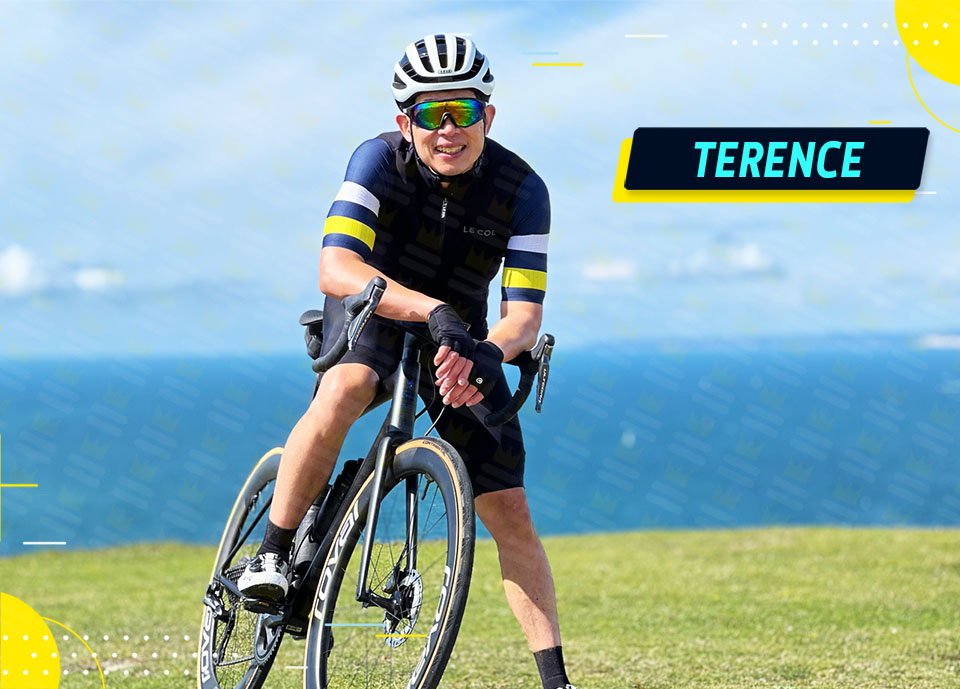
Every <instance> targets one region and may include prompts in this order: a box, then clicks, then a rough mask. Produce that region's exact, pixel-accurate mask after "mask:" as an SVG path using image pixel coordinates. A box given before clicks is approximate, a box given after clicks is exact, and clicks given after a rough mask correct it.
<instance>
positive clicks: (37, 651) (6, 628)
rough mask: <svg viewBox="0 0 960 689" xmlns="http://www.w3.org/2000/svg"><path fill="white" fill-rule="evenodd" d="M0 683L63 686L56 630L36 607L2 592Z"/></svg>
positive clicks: (38, 688)
mask: <svg viewBox="0 0 960 689" xmlns="http://www.w3.org/2000/svg"><path fill="white" fill-rule="evenodd" d="M44 670H46V671H47V674H43V672H44ZM0 686H2V687H3V689H57V687H59V686H60V653H59V652H58V651H57V642H56V641H55V640H54V638H53V633H52V632H51V631H50V628H49V627H48V626H47V625H46V623H45V622H44V621H43V618H42V617H40V615H38V614H37V613H36V612H35V611H34V610H33V608H31V607H30V606H29V605H27V604H26V603H24V602H23V601H21V600H19V599H18V598H14V597H13V596H10V595H7V594H6V593H0Z"/></svg>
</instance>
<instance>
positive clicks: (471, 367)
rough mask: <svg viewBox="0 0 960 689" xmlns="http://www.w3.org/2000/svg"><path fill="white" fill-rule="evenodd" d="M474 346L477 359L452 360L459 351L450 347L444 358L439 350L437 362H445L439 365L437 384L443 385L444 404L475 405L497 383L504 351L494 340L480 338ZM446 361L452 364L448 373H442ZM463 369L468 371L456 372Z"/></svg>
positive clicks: (459, 358)
mask: <svg viewBox="0 0 960 689" xmlns="http://www.w3.org/2000/svg"><path fill="white" fill-rule="evenodd" d="M474 349H475V351H474V361H465V360H464V359H463V358H462V357H458V358H457V359H456V360H454V362H453V363H450V364H448V362H449V361H450V360H451V358H452V357H455V356H456V353H455V352H451V351H449V349H448V351H446V352H444V353H443V354H444V356H443V357H442V358H441V356H440V353H439V352H438V353H437V357H436V358H435V359H434V362H435V363H436V362H437V361H438V360H439V361H442V362H443V363H442V364H441V365H440V367H439V368H438V369H437V385H438V386H440V395H441V396H442V397H443V403H444V404H450V405H452V406H453V407H459V406H461V405H463V404H466V405H467V406H468V407H472V406H473V405H475V404H477V403H479V402H481V401H482V400H483V398H484V397H486V396H487V395H489V394H490V392H491V391H492V390H493V388H494V386H495V385H496V382H497V379H498V377H499V375H500V366H501V365H502V363H503V352H502V351H501V350H500V348H499V347H498V346H497V345H496V344H494V343H493V342H490V341H483V342H477V343H476V345H475V348H474ZM444 364H448V368H447V369H446V372H445V375H441V370H442V369H443V368H444ZM464 364H466V365H464ZM460 370H463V371H464V373H463V376H462V377H461V376H459V375H456V372H458V371H460Z"/></svg>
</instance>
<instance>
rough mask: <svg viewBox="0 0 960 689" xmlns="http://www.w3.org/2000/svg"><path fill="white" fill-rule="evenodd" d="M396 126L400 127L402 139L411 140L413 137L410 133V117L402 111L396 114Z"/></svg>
mask: <svg viewBox="0 0 960 689" xmlns="http://www.w3.org/2000/svg"><path fill="white" fill-rule="evenodd" d="M397 126H398V127H400V133H401V134H403V138H404V139H406V140H407V141H413V137H412V136H411V135H410V118H409V117H407V116H406V115H404V114H403V113H402V112H401V113H399V114H397Z"/></svg>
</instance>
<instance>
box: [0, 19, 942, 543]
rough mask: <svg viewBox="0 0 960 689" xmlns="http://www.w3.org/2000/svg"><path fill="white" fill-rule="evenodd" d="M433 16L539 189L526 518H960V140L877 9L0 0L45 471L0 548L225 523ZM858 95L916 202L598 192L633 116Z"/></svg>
mask: <svg viewBox="0 0 960 689" xmlns="http://www.w3.org/2000/svg"><path fill="white" fill-rule="evenodd" d="M681 6H682V11H678V8H679V7H681ZM432 32H455V33H466V34H469V35H470V36H471V37H472V38H473V40H474V41H475V42H476V43H477V44H478V46H479V48H480V49H481V50H482V51H483V52H485V53H487V54H488V55H489V56H490V58H491V60H492V66H493V71H494V74H495V76H496V79H497V87H496V92H495V93H494V96H493V101H492V102H493V103H494V104H495V105H496V106H497V108H498V110H497V117H496V122H495V124H494V126H493V129H492V131H491V136H492V138H494V139H496V140H497V141H499V142H500V143H502V144H504V145H505V146H507V147H508V148H510V149H512V150H514V151H515V152H516V153H518V154H519V155H520V156H521V157H523V158H524V159H525V160H526V161H527V162H529V163H530V164H531V165H532V166H533V168H534V169H535V170H536V171H537V172H538V173H539V174H540V175H541V176H542V177H543V178H544V180H545V181H546V184H547V186H548V188H549V190H550V194H551V201H552V209H553V225H552V230H551V240H550V249H549V283H548V289H547V299H546V302H545V309H546V310H545V318H544V329H545V330H546V331H548V332H552V333H553V334H555V335H556V337H557V341H558V348H557V352H556V356H555V359H554V366H553V369H552V375H551V378H550V385H549V386H548V390H547V396H546V401H545V403H544V409H543V413H542V414H541V415H536V414H534V413H533V412H532V409H525V410H524V411H523V412H522V415H521V423H522V425H523V428H524V431H525V438H526V446H527V460H526V462H527V463H526V485H527V489H528V492H529V495H530V497H531V502H532V506H533V510H534V518H535V522H536V524H537V526H538V528H539V529H540V531H541V532H543V533H578V532H595V531H613V530H627V529H638V528H679V527H728V526H744V525H758V524H853V525H879V524H894V525H899V524H911V525H929V526H932V525H957V524H958V523H960V466H958V464H957V461H956V459H957V439H958V425H957V420H958V413H960V308H958V307H960V297H958V289H957V288H958V286H960V231H958V230H957V227H956V223H955V218H956V215H957V212H958V210H960V205H958V201H957V196H956V171H955V161H956V160H957V159H958V156H960V135H958V134H957V133H955V132H952V131H950V130H948V129H946V128H944V127H942V126H941V125H939V124H937V123H936V122H935V121H934V120H933V119H931V118H930V116H929V115H928V114H927V113H926V112H925V111H924V109H923V107H922V106H921V105H920V103H919V102H918V101H917V99H916V97H915V96H914V94H913V92H912V89H911V87H910V83H909V81H908V79H907V74H906V68H905V65H904V50H903V47H902V45H900V44H899V41H898V34H897V32H896V28H895V17H894V16H893V4H892V3H882V4H877V3H840V4H837V3H830V4H826V3H810V2H804V3H792V4H791V3H781V4H778V5H776V6H774V5H771V4H769V3H736V4H729V5H722V4H719V3H694V2H689V3H688V2H684V3H676V2H673V3H666V2H661V3H644V4H639V3H599V2H598V3H573V2H571V3H559V4H541V3H536V2H524V3H481V2H471V3H464V4H447V3H443V4H441V3H431V2H427V3H412V4H405V3H389V4H372V3H350V4H347V3H321V2H296V3H293V2H278V3H269V4H267V3H263V4H253V3H141V4H135V3H109V2H103V3H89V4H86V3H85V4H60V3H4V4H2V5H0V62H2V64H3V65H4V68H3V70H0V137H2V146H0V189H2V203H0V437H2V460H0V461H2V464H0V467H2V468H0V471H2V474H0V476H2V482H3V483H36V484H38V487H37V488H30V489H26V488H24V489H14V488H10V489H4V491H3V496H2V497H3V502H2V519H3V527H2V528H3V530H2V535H3V540H2V542H0V555H3V554H10V553H15V552H19V551H22V550H24V549H26V548H28V547H29V546H25V545H23V543H24V542H25V541H27V542H30V541H57V542H65V543H66V547H67V548H90V547H96V546H100V545H105V544H118V543H131V542H137V541H153V540H180V541H188V542H198V543H211V542H215V541H216V540H217V539H218V537H219V534H220V531H221V529H222V524H223V521H224V519H225V517H226V515H227V512H228V511H229V509H230V506H231V505H232V502H233V497H234V496H235V495H236V492H237V490H238V489H239V487H240V486H241V485H242V482H243V479H244V477H245V475H246V473H247V472H248V470H249V468H250V467H252V465H253V463H254V462H255V461H256V460H257V459H258V458H259V457H260V456H261V455H262V454H263V453H264V452H265V451H267V450H269V449H270V448H272V447H275V446H278V445H282V444H283V443H284V442H285V441H286V437H287V434H288V433H289V430H290V429H291V428H292V426H293V424H294V423H295V422H296V421H297V419H298V418H299V417H300V415H301V414H302V413H303V411H304V410H305V409H306V406H307V404H308V402H309V399H310V394H311V392H312V386H313V374H312V373H311V371H310V366H309V363H310V360H309V359H308V357H307V355H306V353H305V350H304V347H303V340H302V328H300V326H298V325H297V323H296V319H297V317H298V316H299V314H300V313H301V312H302V311H304V310H305V309H309V308H318V307H320V306H321V304H322V295H321V294H320V292H319V290H318V288H317V284H316V283H317V261H318V257H319V251H320V244H321V233H322V227H323V220H324V217H325V216H326V213H327V210H328V208H329V204H330V203H331V201H332V199H333V197H334V196H335V194H336V191H337V189H338V187H339V184H340V181H341V180H342V176H343V172H344V169H345V166H346V162H347V160H348V159H349V156H350V154H351V152H352V151H353V149H354V148H355V147H356V146H357V145H358V144H360V142H362V141H363V140H365V139H367V138H371V137H373V136H376V135H377V134H378V133H380V132H382V131H388V130H391V129H393V128H394V127H395V124H394V115H395V113H396V108H395V105H394V103H393V101H392V99H391V94H390V90H389V83H390V78H391V74H392V69H393V64H394V62H395V61H396V60H397V58H399V57H400V55H401V54H402V52H403V50H404V48H405V46H406V45H407V44H408V43H409V42H411V41H413V40H415V39H417V38H419V37H421V36H423V35H424V34H427V33H432ZM628 36H633V37H628ZM636 36H640V37H636ZM834 42H836V44H834ZM535 62H573V63H582V66H576V67H571V66H566V67H538V66H533V63H535ZM914 80H915V83H916V84H917V89H918V91H919V92H921V93H923V94H924V100H925V102H926V103H927V105H928V106H930V108H931V110H933V112H936V113H938V115H939V116H940V117H941V118H943V119H945V120H946V121H947V122H952V123H954V124H956V123H958V122H960V107H958V101H957V99H956V97H955V95H954V94H952V92H950V91H947V90H945V88H944V86H945V85H944V83H943V82H940V81H938V80H937V79H935V78H933V77H929V76H927V75H926V74H925V73H924V72H923V71H922V69H918V68H916V67H915V68H914ZM955 90H956V89H954V91H955ZM951 97H952V100H951ZM870 120H889V121H891V122H892V125H893V126H926V127H929V128H930V130H931V136H930V142H929V147H928V151H927V159H926V167H925V170H924V176H923V184H922V186H921V191H923V192H926V193H924V194H920V195H918V196H917V197H916V198H915V200H914V201H913V202H911V203H909V204H904V205H899V204H898V205H889V206H887V205H856V204H838V205H829V204H795V205H773V204H771V205H746V204H716V205H709V204H702V205H697V204H691V205H643V204H624V205H619V204H614V203H613V202H612V200H611V192H612V186H613V176H614V169H615V165H616V160H617V154H618V151H619V145H620V142H621V141H622V140H623V139H625V138H627V137H629V136H631V135H632V133H633V130H634V128H636V127H638V126H664V125H677V126H750V125H756V126H827V125H829V126H866V125H867V123H868V121H870ZM651 164H656V161H651ZM498 284H499V278H498V280H497V282H495V283H494V287H496V286H497V285H498ZM498 292H499V290H497V289H494V290H492V294H491V313H498V312H499V307H498V304H497V302H498V301H499V294H498ZM374 416H376V417H377V418H373V417H374ZM380 420H381V418H380V414H379V412H377V413H374V414H372V415H371V416H370V417H365V418H364V419H362V420H361V421H360V422H359V423H358V424H357V426H355V428H354V429H353V431H351V434H350V436H349V437H348V440H347V443H346V445H345V448H344V455H343V458H352V457H358V456H362V455H364V454H365V453H366V449H367V446H368V444H369V442H370V440H371V438H372V435H371V433H372V431H373V430H374V429H375V428H376V427H377V426H378V425H379V422H380ZM423 430H426V426H424V427H423Z"/></svg>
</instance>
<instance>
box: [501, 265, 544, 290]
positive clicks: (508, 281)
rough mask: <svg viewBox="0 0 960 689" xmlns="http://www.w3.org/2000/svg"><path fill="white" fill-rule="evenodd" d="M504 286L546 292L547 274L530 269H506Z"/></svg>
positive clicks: (504, 271)
mask: <svg viewBox="0 0 960 689" xmlns="http://www.w3.org/2000/svg"><path fill="white" fill-rule="evenodd" d="M503 286H504V287H522V288H524V289H539V290H544V291H546V289H547V274H546V273H545V272H544V271H542V270H530V269H529V268H504V269H503Z"/></svg>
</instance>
